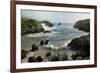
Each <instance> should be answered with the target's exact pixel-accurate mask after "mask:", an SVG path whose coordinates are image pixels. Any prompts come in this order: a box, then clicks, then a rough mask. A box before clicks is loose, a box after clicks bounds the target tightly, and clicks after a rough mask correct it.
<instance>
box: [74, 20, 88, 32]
mask: <svg viewBox="0 0 100 73" xmlns="http://www.w3.org/2000/svg"><path fill="white" fill-rule="evenodd" d="M74 28H77V29H79V30H82V31H85V32H90V19H85V20H79V21H77V22H76V23H75V25H74Z"/></svg>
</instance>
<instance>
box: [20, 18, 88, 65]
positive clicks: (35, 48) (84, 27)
mask: <svg viewBox="0 0 100 73" xmlns="http://www.w3.org/2000/svg"><path fill="white" fill-rule="evenodd" d="M35 23H36V22H35ZM40 23H46V24H47V25H48V24H49V25H48V26H50V27H52V26H53V24H52V23H50V22H49V21H43V22H42V21H41V22H37V25H36V26H38V25H39V27H38V29H39V30H38V31H36V30H35V29H37V27H35V28H34V26H35V25H33V24H32V26H31V27H30V28H32V30H31V31H30V33H38V32H44V33H45V31H44V29H43V28H42V26H41V25H40ZM25 26H26V25H25ZM26 27H28V26H26ZM26 27H22V28H24V30H25V33H24V34H27V33H26V32H27V31H28V29H26ZM73 27H74V28H76V29H79V30H81V31H84V32H88V33H89V32H90V19H85V20H79V21H77V22H76V23H75V25H74V26H73ZM33 28H34V31H33ZM22 30H23V29H22ZM22 33H23V32H22ZM28 33H29V32H28ZM24 34H22V35H24ZM43 48H44V47H43V44H42V45H41V44H35V43H33V45H32V49H31V50H30V51H26V50H25V49H22V50H21V59H22V63H24V62H48V61H67V60H69V54H68V53H67V50H66V51H65V52H63V53H60V52H57V53H55V52H51V51H50V52H45V51H43ZM66 48H69V49H70V50H72V51H74V52H73V53H72V54H71V55H70V57H71V59H70V60H88V59H90V34H88V35H82V36H80V37H78V38H74V39H72V40H71V42H69V43H68V45H67V47H62V48H60V49H55V50H56V51H60V50H65V49H66ZM50 49H52V48H50ZM40 52H41V53H42V54H43V55H41V54H40ZM37 54H39V55H37Z"/></svg>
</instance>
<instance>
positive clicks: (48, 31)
mask: <svg viewBox="0 0 100 73" xmlns="http://www.w3.org/2000/svg"><path fill="white" fill-rule="evenodd" d="M50 32H51V31H48V30H46V31H44V32H43V33H50Z"/></svg>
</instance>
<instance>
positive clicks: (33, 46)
mask: <svg viewBox="0 0 100 73" xmlns="http://www.w3.org/2000/svg"><path fill="white" fill-rule="evenodd" d="M38 49H39V48H38V45H36V44H35V43H33V45H32V50H31V51H36V50H38Z"/></svg>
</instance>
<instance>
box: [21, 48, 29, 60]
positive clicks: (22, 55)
mask: <svg viewBox="0 0 100 73" xmlns="http://www.w3.org/2000/svg"><path fill="white" fill-rule="evenodd" d="M27 53H28V51H26V50H25V49H21V59H24V58H25V57H26V55H27Z"/></svg>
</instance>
